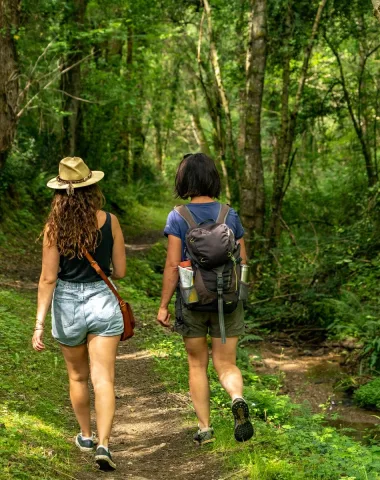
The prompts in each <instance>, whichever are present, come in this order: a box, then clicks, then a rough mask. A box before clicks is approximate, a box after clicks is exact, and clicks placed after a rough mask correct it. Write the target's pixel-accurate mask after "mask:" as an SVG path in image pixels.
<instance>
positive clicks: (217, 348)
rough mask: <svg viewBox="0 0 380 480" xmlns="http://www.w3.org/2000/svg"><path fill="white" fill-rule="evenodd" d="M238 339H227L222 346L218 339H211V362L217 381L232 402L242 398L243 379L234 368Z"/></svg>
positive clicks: (236, 368) (235, 367)
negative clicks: (216, 374)
mask: <svg viewBox="0 0 380 480" xmlns="http://www.w3.org/2000/svg"><path fill="white" fill-rule="evenodd" d="M237 342H238V337H230V338H227V343H226V344H224V345H223V344H222V341H221V339H220V338H213V339H212V361H213V364H214V367H215V370H216V371H217V373H218V377H219V381H220V383H221V384H222V387H223V388H224V389H225V390H226V392H227V393H228V394H229V396H230V397H231V399H232V400H234V399H235V398H238V397H242V396H243V377H242V375H241V372H240V370H239V368H238V367H237V366H236V348H237Z"/></svg>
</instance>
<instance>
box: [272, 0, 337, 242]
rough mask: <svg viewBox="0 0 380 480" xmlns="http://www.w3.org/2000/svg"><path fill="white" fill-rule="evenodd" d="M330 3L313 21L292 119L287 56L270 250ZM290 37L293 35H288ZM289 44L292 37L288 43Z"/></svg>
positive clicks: (278, 228) (322, 3)
mask: <svg viewBox="0 0 380 480" xmlns="http://www.w3.org/2000/svg"><path fill="white" fill-rule="evenodd" d="M327 1H328V0H321V1H320V3H319V7H318V10H317V14H316V16H315V19H314V24H313V28H312V32H311V35H310V38H309V41H308V43H307V46H306V48H305V51H304V58H303V64H302V69H301V76H300V78H299V81H298V88H297V93H296V97H295V101H294V106H293V109H292V112H291V113H290V115H289V85H290V57H289V55H286V57H285V59H284V72H283V96H282V114H281V134H280V139H279V141H278V145H277V148H276V153H275V169H274V180H273V194H272V202H271V218H270V221H269V226H268V230H267V240H268V248H269V249H272V248H273V247H275V246H276V244H277V240H278V237H279V234H280V231H281V222H280V220H281V212H282V204H283V200H284V196H285V193H286V189H287V187H288V184H289V182H288V184H287V185H286V187H285V179H286V176H287V175H288V178H290V169H291V167H292V161H293V160H294V157H295V154H292V149H293V144H294V140H295V137H296V126H297V118H298V113H299V110H300V106H301V100H302V96H303V92H304V87H305V83H306V79H307V74H308V70H309V63H310V58H311V54H312V51H313V46H314V42H315V38H316V36H317V33H318V29H319V25H320V22H321V18H322V13H323V10H324V8H325V6H326V3H327ZM290 19H291V1H290V2H289V6H288V14H287V23H288V29H289V28H290V22H291V20H290ZM289 34H290V31H289ZM289 40H290V35H289V38H288V41H289ZM288 50H289V46H288V48H286V51H288Z"/></svg>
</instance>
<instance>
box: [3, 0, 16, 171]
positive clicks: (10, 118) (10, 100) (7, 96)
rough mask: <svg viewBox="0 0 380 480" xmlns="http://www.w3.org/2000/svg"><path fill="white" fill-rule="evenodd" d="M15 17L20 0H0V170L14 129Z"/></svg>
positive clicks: (13, 134) (10, 143)
mask: <svg viewBox="0 0 380 480" xmlns="http://www.w3.org/2000/svg"><path fill="white" fill-rule="evenodd" d="M19 19H20V0H0V172H1V170H2V169H3V167H4V165H5V161H6V158H7V155H8V153H9V151H10V149H11V146H12V142H13V139H14V136H15V133H16V128H17V111H16V109H17V99H18V92H19V84H18V76H19V71H18V62H17V60H18V59H17V52H16V45H15V39H14V35H15V33H14V32H15V31H17V29H18V26H19Z"/></svg>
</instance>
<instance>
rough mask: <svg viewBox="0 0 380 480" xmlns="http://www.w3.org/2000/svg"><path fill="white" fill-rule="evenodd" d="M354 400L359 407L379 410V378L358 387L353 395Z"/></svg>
mask: <svg viewBox="0 0 380 480" xmlns="http://www.w3.org/2000/svg"><path fill="white" fill-rule="evenodd" d="M354 399H355V402H356V403H357V404H358V405H360V406H361V407H365V408H377V409H379V410H380V377H378V378H375V379H374V380H372V381H371V382H368V383H366V384H365V385H362V386H361V387H359V388H358V389H357V390H356V391H355V393H354Z"/></svg>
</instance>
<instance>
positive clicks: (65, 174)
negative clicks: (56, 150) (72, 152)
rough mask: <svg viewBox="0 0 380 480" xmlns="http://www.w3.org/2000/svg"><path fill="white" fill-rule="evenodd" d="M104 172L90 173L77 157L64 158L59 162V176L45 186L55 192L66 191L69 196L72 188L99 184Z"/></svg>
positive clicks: (72, 191) (72, 190)
mask: <svg viewBox="0 0 380 480" xmlns="http://www.w3.org/2000/svg"><path fill="white" fill-rule="evenodd" d="M103 177H104V172H99V171H93V172H92V171H91V170H90V169H89V168H88V166H87V165H86V164H85V163H84V161H83V160H82V159H81V158H79V157H66V158H64V159H63V160H61V161H60V162H59V175H58V176H57V177H55V178H52V179H51V180H49V181H48V183H47V186H48V187H49V188H54V189H56V190H64V189H66V190H67V193H68V194H69V195H70V194H72V193H74V188H81V187H87V186H88V185H92V184H94V183H96V182H99V180H101V179H102V178H103Z"/></svg>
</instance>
